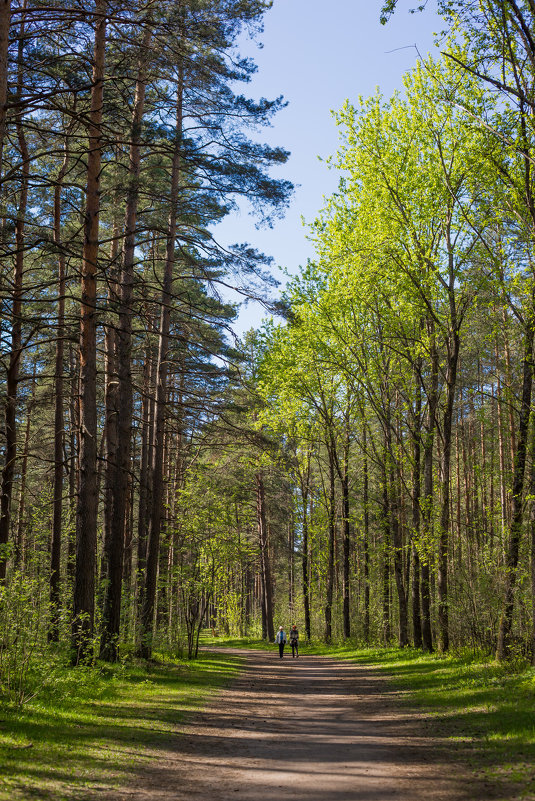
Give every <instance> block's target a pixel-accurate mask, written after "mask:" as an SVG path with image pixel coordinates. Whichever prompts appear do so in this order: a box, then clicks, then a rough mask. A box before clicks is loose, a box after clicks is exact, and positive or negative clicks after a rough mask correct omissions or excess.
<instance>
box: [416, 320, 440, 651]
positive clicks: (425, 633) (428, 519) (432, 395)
mask: <svg viewBox="0 0 535 801" xmlns="http://www.w3.org/2000/svg"><path fill="white" fill-rule="evenodd" d="M428 331H429V334H430V338H431V352H430V368H431V375H430V386H429V389H428V393H427V422H426V426H425V428H426V430H425V434H424V441H423V472H424V494H423V510H422V540H423V558H422V557H421V558H420V568H421V576H420V579H421V580H420V589H421V598H422V644H423V648H424V651H429V652H431V651H432V650H433V632H432V628H431V587H430V553H429V545H428V543H429V542H431V539H432V533H433V531H432V530H433V450H434V440H435V424H436V409H437V401H438V353H437V350H436V346H435V338H434V324H433V322H432V321H428Z"/></svg>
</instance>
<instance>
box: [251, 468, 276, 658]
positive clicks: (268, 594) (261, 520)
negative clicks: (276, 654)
mask: <svg viewBox="0 0 535 801" xmlns="http://www.w3.org/2000/svg"><path fill="white" fill-rule="evenodd" d="M255 481H256V519H257V524H258V541H259V544H260V567H261V576H262V609H263V610H264V611H263V618H262V619H263V620H264V621H265V629H266V630H265V636H266V638H267V639H268V640H269V642H273V640H274V639H275V627H274V625H273V598H272V583H271V560H270V555H269V533H268V528H267V525H266V501H265V491H264V480H263V477H262V474H261V473H257V474H256V475H255Z"/></svg>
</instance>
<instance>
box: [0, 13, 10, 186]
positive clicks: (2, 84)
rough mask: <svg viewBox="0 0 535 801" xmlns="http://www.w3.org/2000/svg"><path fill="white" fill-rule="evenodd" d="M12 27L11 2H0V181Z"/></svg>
mask: <svg viewBox="0 0 535 801" xmlns="http://www.w3.org/2000/svg"><path fill="white" fill-rule="evenodd" d="M10 26H11V2H10V0H0V179H1V177H2V173H1V170H2V157H3V152H4V139H5V135H6V116H7V90H8V82H7V78H8V59H7V56H8V47H9V30H10Z"/></svg>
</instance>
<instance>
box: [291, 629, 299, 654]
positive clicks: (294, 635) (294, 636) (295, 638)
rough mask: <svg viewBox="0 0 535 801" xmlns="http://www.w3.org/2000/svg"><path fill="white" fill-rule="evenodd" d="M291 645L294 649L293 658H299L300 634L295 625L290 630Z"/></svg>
mask: <svg viewBox="0 0 535 801" xmlns="http://www.w3.org/2000/svg"><path fill="white" fill-rule="evenodd" d="M290 645H291V647H292V658H294V657H298V656H299V632H298V630H297V626H296V625H293V626H292V628H291V629H290Z"/></svg>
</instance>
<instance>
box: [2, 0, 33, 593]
mask: <svg viewBox="0 0 535 801" xmlns="http://www.w3.org/2000/svg"><path fill="white" fill-rule="evenodd" d="M25 9H26V1H25V2H24V4H23V16H22V20H21V30H20V37H19V51H18V78H17V97H19V98H20V97H21V96H22V81H23V48H24V42H25V38H24V28H25ZM0 77H1V76H0ZM16 130H17V141H18V146H19V151H20V156H21V162H22V174H21V180H20V192H19V204H18V209H17V219H16V221H15V265H14V270H13V289H12V294H11V303H12V305H11V344H10V348H9V356H8V359H7V361H8V367H7V375H6V385H5V401H4V425H5V456H4V465H3V468H2V476H1V479H0V493H1V498H0V581H3V580H4V579H5V576H6V566H7V558H8V553H9V549H8V544H9V535H10V525H11V502H12V496H13V479H14V476H15V461H16V458H17V394H18V386H19V373H20V362H21V357H22V293H23V276H24V243H25V227H26V213H27V207H28V179H29V153H28V145H27V142H26V135H25V133H24V128H23V125H22V119H21V116H20V115H17V121H16Z"/></svg>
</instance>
